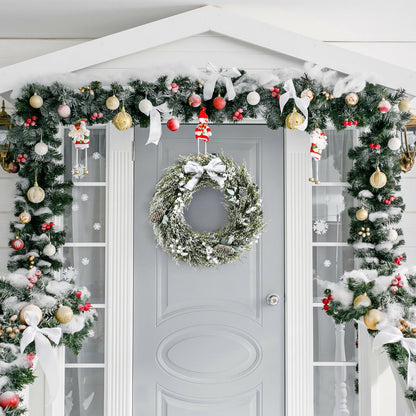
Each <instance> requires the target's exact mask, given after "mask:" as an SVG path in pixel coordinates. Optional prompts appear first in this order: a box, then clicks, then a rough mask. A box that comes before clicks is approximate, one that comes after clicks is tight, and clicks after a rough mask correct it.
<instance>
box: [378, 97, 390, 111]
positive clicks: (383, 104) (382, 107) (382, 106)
mask: <svg viewBox="0 0 416 416" xmlns="http://www.w3.org/2000/svg"><path fill="white" fill-rule="evenodd" d="M377 108H378V111H380V113H388V112H389V111H390V109H391V104H390V103H389V102H388V101H387V100H385V99H383V100H381V101H380V102H379V103H378V106H377Z"/></svg>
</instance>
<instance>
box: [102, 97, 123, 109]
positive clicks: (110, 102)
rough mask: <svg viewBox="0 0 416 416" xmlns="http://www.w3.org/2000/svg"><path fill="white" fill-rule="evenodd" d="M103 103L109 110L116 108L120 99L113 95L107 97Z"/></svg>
mask: <svg viewBox="0 0 416 416" xmlns="http://www.w3.org/2000/svg"><path fill="white" fill-rule="evenodd" d="M105 105H106V107H107V108H108V109H109V110H117V108H119V107H120V101H119V100H118V98H117V97H116V96H115V95H112V96H111V97H108V98H107V100H106V101H105Z"/></svg>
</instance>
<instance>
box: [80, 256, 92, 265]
mask: <svg viewBox="0 0 416 416" xmlns="http://www.w3.org/2000/svg"><path fill="white" fill-rule="evenodd" d="M81 263H82V265H83V266H88V265H89V264H90V259H89V258H88V257H83V258H82V259H81Z"/></svg>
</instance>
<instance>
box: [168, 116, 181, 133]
mask: <svg viewBox="0 0 416 416" xmlns="http://www.w3.org/2000/svg"><path fill="white" fill-rule="evenodd" d="M180 125H181V123H180V122H179V120H178V119H177V118H175V117H172V118H171V119H169V120H168V122H167V123H166V127H167V128H168V129H169V130H170V131H176V130H178V129H179V126H180Z"/></svg>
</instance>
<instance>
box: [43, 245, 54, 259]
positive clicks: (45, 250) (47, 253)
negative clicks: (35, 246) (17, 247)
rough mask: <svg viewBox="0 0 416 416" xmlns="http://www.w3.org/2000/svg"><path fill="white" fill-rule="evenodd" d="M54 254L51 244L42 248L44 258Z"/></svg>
mask: <svg viewBox="0 0 416 416" xmlns="http://www.w3.org/2000/svg"><path fill="white" fill-rule="evenodd" d="M55 253H56V247H55V246H54V245H53V244H51V243H49V244H46V246H45V247H44V248H43V254H44V255H45V256H49V257H51V256H53V255H54V254H55Z"/></svg>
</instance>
